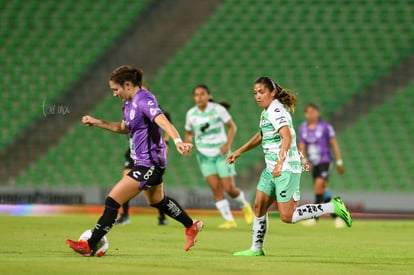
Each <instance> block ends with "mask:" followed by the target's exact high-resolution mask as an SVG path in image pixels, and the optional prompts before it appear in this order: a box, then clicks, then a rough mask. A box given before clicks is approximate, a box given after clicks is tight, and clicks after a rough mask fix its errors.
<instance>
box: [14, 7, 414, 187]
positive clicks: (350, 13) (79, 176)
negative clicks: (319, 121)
mask: <svg viewBox="0 0 414 275" xmlns="http://www.w3.org/2000/svg"><path fill="white" fill-rule="evenodd" d="M413 17H414V7H413V5H411V4H410V2H409V1H368V0H366V1H358V2H353V1H332V2H330V4H329V5H326V3H325V2H324V1H298V0H297V1H260V2H257V1H253V0H242V1H235V0H229V1H225V2H223V4H222V5H221V6H220V7H219V8H218V9H217V11H216V12H215V14H214V15H213V16H212V17H211V18H210V19H209V20H207V21H206V23H205V24H204V26H203V27H202V28H201V29H200V30H199V31H198V32H197V33H196V34H195V35H194V36H193V37H192V38H191V39H190V40H189V41H188V43H187V44H186V45H185V46H184V47H183V48H182V49H181V50H180V51H179V52H178V53H177V54H176V55H175V56H174V57H173V58H172V59H171V60H169V61H168V62H167V63H166V65H165V66H164V67H163V68H162V69H161V70H160V71H159V72H158V73H157V74H156V75H155V76H154V77H152V78H151V79H149V80H148V81H149V84H150V86H151V87H152V90H153V92H154V93H155V94H156V96H157V97H158V99H159V102H160V104H161V106H162V107H163V108H164V109H165V110H167V111H168V112H170V113H171V114H172V117H173V121H174V123H175V125H176V126H177V127H179V128H180V130H181V131H183V125H184V118H185V112H186V110H187V109H189V108H190V107H191V106H193V100H192V96H191V92H192V88H193V86H195V85H196V84H199V83H205V84H207V85H208V86H210V88H211V90H212V92H213V96H214V98H215V99H217V100H227V101H229V102H230V103H231V104H232V109H231V113H232V114H233V118H234V120H235V122H236V123H237V125H238V127H239V132H238V135H237V138H236V141H235V144H234V146H233V147H236V146H239V145H240V144H241V143H242V142H244V141H245V140H247V139H248V138H249V137H250V136H252V135H253V134H254V133H255V132H256V131H257V130H258V119H257V117H258V114H259V112H260V109H259V108H258V107H257V106H256V103H255V102H254V99H253V95H252V91H251V90H252V83H253V81H254V79H255V78H257V77H259V76H261V75H269V76H272V77H273V78H274V79H275V80H277V81H278V82H279V83H280V84H281V85H282V86H286V87H288V88H292V89H293V90H294V91H296V92H297V93H298V95H299V98H300V100H301V104H300V105H299V106H298V109H299V110H298V113H297V114H296V121H297V122H300V121H301V120H302V117H301V114H302V112H301V109H302V108H303V106H304V105H303V104H305V103H307V102H310V101H312V102H317V103H318V104H319V105H321V106H322V108H323V110H324V114H323V115H324V116H328V115H329V114H330V113H331V112H332V111H333V110H335V109H336V108H337V107H338V106H340V105H341V104H343V103H344V102H347V101H348V100H350V99H351V98H352V96H353V95H355V94H356V93H358V92H360V91H362V90H363V88H364V87H365V86H366V85H367V84H369V83H371V82H372V81H373V80H375V79H377V78H378V77H379V76H381V75H383V74H386V73H388V72H389V71H390V70H391V68H392V67H393V66H394V65H395V64H396V63H397V62H399V61H400V60H401V58H403V56H402V55H403V54H411V53H412V52H411V51H407V49H411V48H410V47H412V45H413V41H414V33H413V32H412V31H411V27H410V26H411V23H412V22H413ZM136 65H138V66H142V67H144V68H145V64H136ZM112 101H114V100H113V99H112V98H107V99H105V101H104V102H103V103H102V104H101V105H100V106H98V107H97V108H96V109H95V111H94V112H92V114H93V115H96V116H98V117H99V116H100V115H104V117H105V118H108V117H109V118H111V117H113V118H117V119H119V108H120V105H119V106H118V105H115V104H116V103H111V102H112ZM118 104H120V103H118ZM403 104H405V103H403ZM114 106H118V107H114ZM110 107H112V108H110ZM85 133H87V134H86V135H87V136H85ZM346 135H350V134H348V132H346V133H344V136H346ZM367 135H368V134H367ZM91 141H92V142H91ZM342 141H343V138H342V136H340V142H341V143H342ZM65 144H76V146H72V150H68V149H67V146H65ZM103 144H108V145H109V147H110V148H111V149H108V147H105V146H103ZM126 145H127V142H126V141H125V140H123V139H122V138H121V139H118V138H117V137H113V135H111V134H109V133H108V134H106V133H105V134H102V133H100V131H99V130H91V129H85V128H83V127H82V126H80V125H77V126H75V127H74V128H73V131H71V132H70V133H68V134H67V135H66V137H65V138H64V139H62V140H61V141H60V142H59V143H58V144H57V145H56V147H54V148H51V149H50V150H49V152H47V153H46V154H45V155H44V156H43V157H42V158H41V159H40V160H39V161H38V162H36V163H34V164H33V165H32V166H31V167H30V168H29V169H28V170H27V172H26V173H24V174H22V175H20V176H19V177H18V178H17V183H19V184H26V183H27V182H32V183H33V184H43V183H44V182H45V180H46V181H48V182H49V183H50V184H55V183H57V182H59V184H68V185H73V184H100V185H103V186H105V185H106V184H109V183H112V182H114V179H116V178H118V177H119V173H120V169H121V168H120V167H121V164H122V156H123V153H124V150H125V147H126ZM384 146H385V145H384ZM354 148H355V147H353V146H352V142H351V141H349V143H346V142H345V144H344V149H343V150H344V151H345V150H350V152H349V153H348V155H349V156H351V152H353V151H352V150H354V151H355V150H357V149H354ZM57 156H59V157H57ZM247 156H248V157H245V158H242V159H241V160H240V162H239V163H238V171H239V173H243V172H244V171H249V168H251V167H252V166H253V165H255V164H257V163H258V162H259V161H261V152H260V149H257V150H256V151H254V152H250V153H248V154H247ZM359 156H360V157H361V159H362V158H363V157H364V156H361V155H359ZM345 158H346V159H347V155H345ZM99 160H105V161H101V162H99ZM361 161H362V160H361ZM43 167H48V170H47V171H46V170H45V169H43ZM349 169H350V170H351V171H352V169H353V168H349ZM370 169H371V168H370ZM372 169H376V167H375V166H372ZM367 170H368V168H367ZM367 170H365V171H367ZM351 171H349V172H350V173H349V174H351ZM39 173H43V174H44V175H45V177H46V179H45V177H39V176H37V179H38V180H37V181H35V180H34V178H35V177H36V176H35V174H36V175H38V174H39ZM165 179H166V182H168V184H169V185H173V186H180V185H186V186H191V187H193V188H199V187H200V186H205V185H204V184H203V180H202V178H201V175H200V173H199V171H198V169H197V168H196V165H195V158H194V157H192V158H190V159H187V160H186V159H182V158H180V157H179V156H178V154H177V153H175V152H174V150H170V153H169V169H168V172H167V175H166V177H165ZM344 179H345V178H344ZM359 182H362V180H359V179H358V180H355V179H354V181H353V182H352V183H345V182H341V183H339V181H338V186H341V188H352V189H353V190H359V189H361V190H365V189H368V190H371V189H372V188H371V187H366V185H363V184H359ZM348 184H351V187H350V186H348ZM404 186H406V185H404ZM394 187H395V186H394ZM394 187H392V186H391V187H389V186H388V187H386V188H385V189H387V190H390V188H391V189H394ZM398 188H400V187H398ZM404 188H410V189H411V190H412V189H413V187H412V186H410V185H408V187H404Z"/></svg>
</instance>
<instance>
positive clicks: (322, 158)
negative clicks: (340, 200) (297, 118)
mask: <svg viewBox="0 0 414 275" xmlns="http://www.w3.org/2000/svg"><path fill="white" fill-rule="evenodd" d="M305 118H306V122H304V123H303V124H302V125H301V126H300V128H299V137H298V146H299V151H300V152H301V153H302V155H303V156H304V157H305V158H303V159H302V162H303V163H307V164H309V167H310V169H311V170H312V177H313V181H314V191H315V203H317V204H318V203H323V202H328V201H330V200H331V198H330V192H329V190H328V180H329V174H330V172H331V170H332V169H331V167H332V161H333V157H332V151H333V154H334V155H335V159H336V165H337V170H338V173H339V174H343V173H344V165H343V161H342V158H341V151H340V149H339V145H338V143H337V141H336V138H335V131H334V129H333V127H332V125H330V124H329V123H328V122H326V121H323V120H321V113H320V111H319V107H318V106H317V105H315V104H308V105H307V106H306V107H305ZM331 148H332V150H331ZM316 224H317V219H310V220H308V221H306V222H304V223H303V225H306V226H314V225H316ZM335 226H336V227H337V228H342V227H345V224H344V222H343V221H342V219H340V218H339V217H335Z"/></svg>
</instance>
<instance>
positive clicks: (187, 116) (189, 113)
mask: <svg viewBox="0 0 414 275" xmlns="http://www.w3.org/2000/svg"><path fill="white" fill-rule="evenodd" d="M190 116H191V109H190V110H189V111H188V112H187V115H186V116H185V127H184V128H185V130H186V131H188V132H189V131H191V130H192V129H193V128H192V127H191V122H190Z"/></svg>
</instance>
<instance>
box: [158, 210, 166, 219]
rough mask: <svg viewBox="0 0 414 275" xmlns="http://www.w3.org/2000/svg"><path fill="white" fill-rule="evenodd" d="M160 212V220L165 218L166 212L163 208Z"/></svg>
mask: <svg viewBox="0 0 414 275" xmlns="http://www.w3.org/2000/svg"><path fill="white" fill-rule="evenodd" d="M158 214H159V218H160V220H165V214H164V212H162V210H161V209H158Z"/></svg>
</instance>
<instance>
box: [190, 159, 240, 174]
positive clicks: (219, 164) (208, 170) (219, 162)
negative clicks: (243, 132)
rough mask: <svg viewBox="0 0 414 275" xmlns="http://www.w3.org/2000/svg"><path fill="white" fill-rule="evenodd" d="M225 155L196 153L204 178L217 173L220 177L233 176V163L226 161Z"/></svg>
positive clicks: (234, 172)
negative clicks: (209, 155)
mask: <svg viewBox="0 0 414 275" xmlns="http://www.w3.org/2000/svg"><path fill="white" fill-rule="evenodd" d="M226 158H227V155H219V156H216V157H208V156H206V155H203V154H200V153H197V160H198V164H199V165H200V169H201V173H202V174H203V176H204V177H205V178H206V177H208V176H211V175H218V176H219V177H220V178H227V177H233V176H235V175H236V170H235V168H234V164H228V163H227V162H226Z"/></svg>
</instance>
